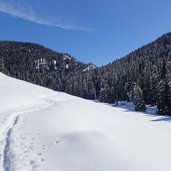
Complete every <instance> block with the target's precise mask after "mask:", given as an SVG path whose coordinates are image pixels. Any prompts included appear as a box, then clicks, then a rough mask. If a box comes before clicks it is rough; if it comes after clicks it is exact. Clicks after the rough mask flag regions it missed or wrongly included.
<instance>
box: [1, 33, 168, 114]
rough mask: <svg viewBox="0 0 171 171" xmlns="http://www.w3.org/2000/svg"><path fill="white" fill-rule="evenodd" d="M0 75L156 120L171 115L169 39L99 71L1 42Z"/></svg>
mask: <svg viewBox="0 0 171 171" xmlns="http://www.w3.org/2000/svg"><path fill="white" fill-rule="evenodd" d="M0 70H1V71H2V72H4V73H6V74H8V75H10V76H12V77H16V78H19V79H22V80H26V81H29V82H32V83H35V84H38V85H41V86H45V87H48V88H51V89H54V90H58V91H64V92H67V93H69V94H72V95H76V96H79V97H83V98H86V99H99V100H100V101H102V102H109V103H116V105H117V101H118V100H128V101H130V100H131V101H133V103H134V104H135V110H137V111H145V110H146V108H145V104H149V105H157V113H158V114H163V115H166V114H170V112H171V33H168V34H165V35H163V36H162V37H160V38H159V39H157V40H156V41H154V42H152V43H150V44H148V45H146V46H144V47H142V48H139V49H138V50H136V51H134V52H132V53H130V54H128V55H127V56H125V57H123V58H121V59H119V60H116V61H114V62H113V63H111V64H108V65H106V66H103V67H101V68H98V67H96V66H94V65H93V64H84V63H81V62H78V61H76V60H75V59H74V58H73V57H71V56H70V55H68V54H64V53H57V52H54V51H52V50H50V49H48V48H45V47H43V46H41V45H37V44H33V43H22V42H8V41H2V42H0Z"/></svg>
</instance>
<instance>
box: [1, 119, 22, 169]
mask: <svg viewBox="0 0 171 171" xmlns="http://www.w3.org/2000/svg"><path fill="white" fill-rule="evenodd" d="M18 119H19V116H17V117H16V118H15V120H14V123H13V125H12V127H11V128H10V129H9V130H8V132H7V137H6V139H5V147H4V160H3V168H4V171H11V150H10V137H11V133H12V129H13V127H14V126H15V125H16V124H17V122H18Z"/></svg>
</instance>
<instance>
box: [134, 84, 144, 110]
mask: <svg viewBox="0 0 171 171" xmlns="http://www.w3.org/2000/svg"><path fill="white" fill-rule="evenodd" d="M133 103H134V105H135V111H142V112H145V111H146V106H145V103H144V99H143V92H142V90H141V88H140V87H139V86H138V85H137V84H135V86H134V96H133Z"/></svg>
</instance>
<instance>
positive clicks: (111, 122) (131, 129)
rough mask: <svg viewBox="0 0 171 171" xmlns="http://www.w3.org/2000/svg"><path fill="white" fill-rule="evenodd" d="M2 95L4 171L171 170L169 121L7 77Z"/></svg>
mask: <svg viewBox="0 0 171 171" xmlns="http://www.w3.org/2000/svg"><path fill="white" fill-rule="evenodd" d="M0 95H1V96H0V171H1V170H2V171H34V170H35V171H57V170H58V171H104V170H105V171H129V170H130V171H137V170H140V171H151V170H155V171H163V170H164V171H170V170H171V164H170V158H171V148H170V144H171V123H170V120H171V118H169V117H161V116H156V115H153V114H152V112H151V114H143V113H137V112H133V111H132V110H131V108H130V107H131V106H127V105H123V106H122V107H124V106H125V109H124V108H115V107H112V106H109V105H105V104H101V103H95V102H92V101H88V100H84V99H81V98H77V97H74V96H70V95H67V94H65V93H59V92H54V91H51V90H48V89H45V88H42V87H39V86H35V85H32V84H29V83H26V82H23V81H19V80H16V79H12V78H10V77H7V76H5V75H3V74H0ZM148 113H150V112H149V111H148Z"/></svg>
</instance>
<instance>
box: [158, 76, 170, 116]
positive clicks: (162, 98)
mask: <svg viewBox="0 0 171 171" xmlns="http://www.w3.org/2000/svg"><path fill="white" fill-rule="evenodd" d="M166 87H167V84H166V80H165V79H161V80H160V82H159V83H158V85H157V111H156V113H157V114H159V115H166V114H167V106H166V99H167V97H166V96H167V94H166V93H167V91H166Z"/></svg>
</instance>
